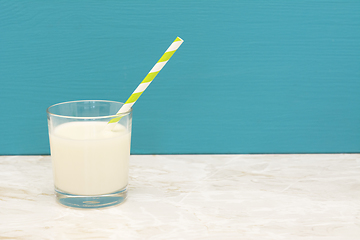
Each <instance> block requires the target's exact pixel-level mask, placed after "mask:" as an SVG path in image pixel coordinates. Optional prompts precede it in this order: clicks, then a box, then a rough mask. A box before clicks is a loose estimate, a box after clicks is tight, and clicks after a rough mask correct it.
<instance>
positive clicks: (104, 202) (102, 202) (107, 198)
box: [55, 187, 127, 208]
mask: <svg viewBox="0 0 360 240" xmlns="http://www.w3.org/2000/svg"><path fill="white" fill-rule="evenodd" d="M55 195H56V200H57V201H58V202H59V203H60V204H62V205H65V206H68V207H73V208H104V207H110V206H114V205H117V204H120V203H122V202H124V201H125V199H126V197H127V188H126V187H125V188H124V189H122V190H120V191H116V192H113V193H108V194H103V195H95V196H84V195H74V194H70V193H66V192H63V191H61V190H59V189H57V188H55Z"/></svg>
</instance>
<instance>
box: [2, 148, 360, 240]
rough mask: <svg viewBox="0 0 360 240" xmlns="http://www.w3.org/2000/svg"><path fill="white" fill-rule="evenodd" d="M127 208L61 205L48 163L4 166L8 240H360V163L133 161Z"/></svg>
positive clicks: (329, 159)
mask: <svg viewBox="0 0 360 240" xmlns="http://www.w3.org/2000/svg"><path fill="white" fill-rule="evenodd" d="M130 176H131V177H130V187H129V197H128V200H127V201H126V202H125V203H124V204H122V205H119V206H115V207H110V208H105V209H99V210H98V209H95V210H78V209H71V208H66V207H62V206H61V205H58V204H57V203H56V202H55V199H54V195H53V181H52V170H51V160H50V157H49V156H1V157H0V239H30V240H31V239H37V240H38V239H217V240H218V239H250V240H252V239H261V240H264V239H287V240H288V239H289V240H293V239H294V240H297V239H301V240H303V239H311V240H320V239H321V240H324V239H339V240H348V239H351V240H359V239H360V154H328V155H324V154H319V155H156V156H150V155H147V156H137V155H133V156H131V169H130Z"/></svg>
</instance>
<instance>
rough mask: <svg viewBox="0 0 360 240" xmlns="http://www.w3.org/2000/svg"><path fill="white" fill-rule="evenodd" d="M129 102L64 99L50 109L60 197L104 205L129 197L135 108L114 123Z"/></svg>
mask: <svg viewBox="0 0 360 240" xmlns="http://www.w3.org/2000/svg"><path fill="white" fill-rule="evenodd" d="M122 105H123V103H120V102H114V101H103V100H82V101H73V102H64V103H59V104H55V105H52V106H50V107H49V108H48V109H47V118H48V127H49V138H50V149H51V161H52V166H53V175H54V184H55V193H56V199H57V201H58V202H59V203H61V204H63V205H66V206H69V207H76V208H101V207H108V206H113V205H116V204H119V203H121V202H123V201H124V200H125V199H126V196H127V185H128V174H129V157H130V141H131V121H132V109H130V110H129V111H128V112H126V113H124V114H123V115H121V116H122V118H121V119H120V121H119V122H118V123H117V124H113V125H112V126H111V127H110V128H109V126H108V122H109V121H110V120H111V119H112V118H114V117H115V114H116V113H117V111H118V110H119V109H120V108H121V106H122Z"/></svg>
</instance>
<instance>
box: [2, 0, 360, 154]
mask: <svg viewBox="0 0 360 240" xmlns="http://www.w3.org/2000/svg"><path fill="white" fill-rule="evenodd" d="M176 36H180V37H181V38H183V39H184V40H185V42H184V44H183V45H182V46H181V47H180V49H179V50H178V51H177V52H176V54H175V55H174V56H173V58H172V59H171V61H170V62H169V63H168V64H167V65H166V66H165V68H164V69H163V70H162V71H161V72H160V73H159V74H158V76H157V77H156V78H155V80H154V82H153V83H152V84H151V85H150V87H149V88H148V89H147V90H146V91H145V93H144V94H143V95H142V96H141V97H140V99H139V101H138V102H137V103H136V104H135V105H134V113H133V117H134V118H133V139H132V153H133V154H166V153H334V152H360V1H340V0H339V1H337V0H332V1H315V0H314V1H310V0H308V1H287V0H286V1H285V0H284V1H241V0H240V1H237V0H232V1H230V0H228V1H226V0H222V1H215V0H208V1H144V0H142V1H94V0H88V1H38V0H33V1H10V0H0V83H1V85H0V100H1V104H0V133H1V139H0V154H48V153H49V144H48V135H47V122H46V113H45V110H46V108H47V107H48V106H50V105H52V104H55V103H58V102H62V101H71V100H79V99H106V100H117V101H125V100H126V99H127V98H128V96H129V95H130V94H131V93H132V91H133V90H134V89H135V88H136V86H137V85H138V84H139V83H140V82H141V80H142V79H143V78H144V76H145V75H146V74H147V73H148V71H149V70H150V69H151V68H152V66H153V65H154V64H155V62H156V61H157V60H158V59H159V57H160V56H161V55H162V54H163V52H164V51H165V50H166V48H167V47H168V46H169V45H170V43H171V42H172V41H173V40H174V39H175V37H176Z"/></svg>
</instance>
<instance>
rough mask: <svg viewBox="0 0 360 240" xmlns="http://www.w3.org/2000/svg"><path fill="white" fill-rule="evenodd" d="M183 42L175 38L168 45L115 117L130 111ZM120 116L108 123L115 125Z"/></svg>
mask: <svg viewBox="0 0 360 240" xmlns="http://www.w3.org/2000/svg"><path fill="white" fill-rule="evenodd" d="M183 42H184V40H182V39H181V38H179V37H177V38H176V39H175V41H174V42H173V43H172V44H171V45H170V47H169V48H168V49H167V50H166V52H165V53H164V54H163V55H162V56H161V58H160V59H159V61H157V63H156V64H155V66H154V67H153V68H152V69H151V70H150V72H149V73H148V74H147V75H146V77H145V78H144V80H143V81H142V82H141V83H140V85H139V86H138V87H137V88H136V89H135V91H134V92H133V93H132V94H131V96H130V97H129V98H128V100H127V101H126V102H125V104H124V105H123V106H122V107H121V108H120V110H119V111H118V112H117V113H116V115H121V114H123V113H126V112H127V111H129V110H130V108H131V107H132V105H134V103H135V102H136V101H137V100H138V99H139V97H140V96H141V94H142V93H143V92H144V91H145V89H146V88H147V87H148V86H149V85H150V83H151V82H152V81H153V80H154V78H155V77H156V75H157V74H158V73H159V72H160V70H161V69H162V68H163V67H164V66H165V64H166V63H167V62H168V61H169V59H170V58H171V57H172V55H173V54H174V53H175V52H176V50H177V49H178V48H179V47H180V45H181V44H182V43H183ZM121 118H122V116H119V117H115V118H113V119H111V120H110V121H109V122H108V123H117V122H118V121H119V120H120V119H121Z"/></svg>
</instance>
